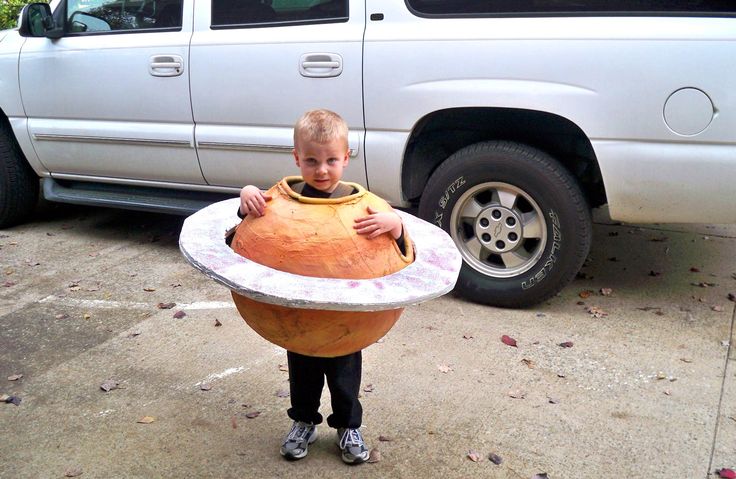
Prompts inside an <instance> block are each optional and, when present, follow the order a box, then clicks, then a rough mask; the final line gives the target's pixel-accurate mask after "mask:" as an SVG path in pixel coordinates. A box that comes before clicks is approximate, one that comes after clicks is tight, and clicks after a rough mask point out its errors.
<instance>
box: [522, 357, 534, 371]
mask: <svg viewBox="0 0 736 479" xmlns="http://www.w3.org/2000/svg"><path fill="white" fill-rule="evenodd" d="M521 362H522V363H524V364H525V365H526V367H528V368H529V369H534V361H532V360H531V359H527V358H523V359H522V360H521Z"/></svg>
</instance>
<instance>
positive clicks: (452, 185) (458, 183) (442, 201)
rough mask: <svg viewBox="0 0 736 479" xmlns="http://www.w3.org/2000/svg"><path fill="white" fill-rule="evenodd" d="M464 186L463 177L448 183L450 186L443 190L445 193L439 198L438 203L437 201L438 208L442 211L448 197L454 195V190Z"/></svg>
mask: <svg viewBox="0 0 736 479" xmlns="http://www.w3.org/2000/svg"><path fill="white" fill-rule="evenodd" d="M464 184H465V177H464V176H461V177H459V178H458V179H456V180H455V181H453V182H452V183H450V186H448V187H447V189H446V190H445V193H444V194H443V195H442V196H441V197H440V201H439V205H440V208H442V209H443V210H444V209H445V207H446V206H447V202H448V201H449V199H450V195H451V194H453V193H455V190H457V189H458V188H460V187H461V186H463V185H464Z"/></svg>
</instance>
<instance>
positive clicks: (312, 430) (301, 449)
mask: <svg viewBox="0 0 736 479" xmlns="http://www.w3.org/2000/svg"><path fill="white" fill-rule="evenodd" d="M316 440H317V426H315V425H314V424H309V423H306V422H301V421H294V424H293V425H292V426H291V431H289V434H288V435H287V436H286V439H284V444H283V445H282V446H281V455H282V456H284V457H285V458H286V459H292V460H296V459H301V458H303V457H304V456H306V455H307V447H308V446H309V445H310V444H312V443H313V442H314V441H316Z"/></svg>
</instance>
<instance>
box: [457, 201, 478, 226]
mask: <svg viewBox="0 0 736 479" xmlns="http://www.w3.org/2000/svg"><path fill="white" fill-rule="evenodd" d="M481 211H483V206H481V204H480V203H478V201H477V200H476V199H475V198H471V199H470V201H468V202H467V203H465V205H464V206H463V210H462V212H460V217H461V218H463V219H468V220H471V222H472V220H475V218H477V217H478V215H479V214H480V212H481Z"/></svg>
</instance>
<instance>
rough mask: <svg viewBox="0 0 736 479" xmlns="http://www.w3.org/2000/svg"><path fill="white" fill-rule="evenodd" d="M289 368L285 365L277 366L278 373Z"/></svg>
mask: <svg viewBox="0 0 736 479" xmlns="http://www.w3.org/2000/svg"><path fill="white" fill-rule="evenodd" d="M288 370H289V366H288V365H286V364H279V371H288Z"/></svg>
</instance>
